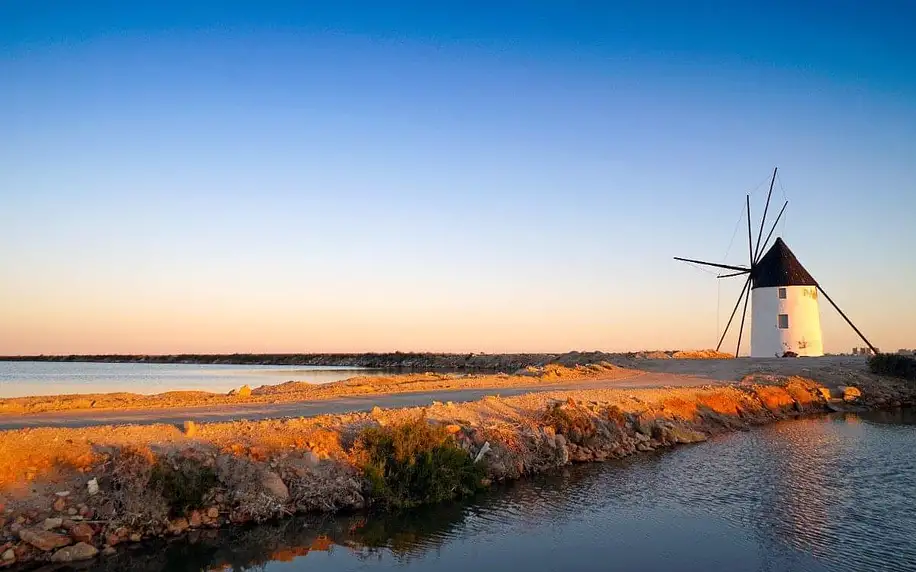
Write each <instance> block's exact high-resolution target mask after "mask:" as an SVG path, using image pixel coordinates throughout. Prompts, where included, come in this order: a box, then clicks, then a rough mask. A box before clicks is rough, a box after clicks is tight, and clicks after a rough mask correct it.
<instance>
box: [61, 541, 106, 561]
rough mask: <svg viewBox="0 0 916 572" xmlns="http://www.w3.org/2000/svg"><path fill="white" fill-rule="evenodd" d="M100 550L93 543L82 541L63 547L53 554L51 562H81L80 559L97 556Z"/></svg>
mask: <svg viewBox="0 0 916 572" xmlns="http://www.w3.org/2000/svg"><path fill="white" fill-rule="evenodd" d="M98 553H99V550H98V549H97V548H96V547H95V546H92V545H91V544H86V543H85V542H80V543H78V544H74V545H73V546H67V547H65V548H61V549H60V550H58V551H57V552H55V553H54V554H52V555H51V562H79V561H80V560H89V559H91V558H95V555H96V554H98Z"/></svg>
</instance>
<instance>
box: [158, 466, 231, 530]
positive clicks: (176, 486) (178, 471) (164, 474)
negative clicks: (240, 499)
mask: <svg viewBox="0 0 916 572" xmlns="http://www.w3.org/2000/svg"><path fill="white" fill-rule="evenodd" d="M217 484H218V482H217V480H216V472H215V471H214V470H213V467H212V466H210V465H209V463H207V462H205V461H202V460H201V459H198V458H195V457H189V456H184V455H176V456H173V457H171V458H162V459H159V460H158V462H156V464H155V465H153V467H152V470H151V471H150V477H149V487H150V489H151V490H157V491H160V492H161V494H162V496H163V497H164V498H165V501H166V503H168V506H169V512H170V514H171V515H172V516H175V515H181V514H184V513H185V512H186V511H188V510H189V509H192V508H200V507H202V506H204V503H205V501H206V500H207V498H208V495H209V494H210V493H211V492H212V490H213V488H214V487H216V486H217Z"/></svg>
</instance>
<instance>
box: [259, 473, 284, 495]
mask: <svg viewBox="0 0 916 572" xmlns="http://www.w3.org/2000/svg"><path fill="white" fill-rule="evenodd" d="M261 486H262V487H264V488H265V489H267V491H268V492H269V493H270V494H271V495H273V496H274V497H276V498H277V499H278V500H283V501H285V500H286V499H288V498H289V489H288V488H286V484H284V482H283V479H281V478H280V476H279V475H278V474H277V473H272V472H270V471H265V472H264V474H263V476H261Z"/></svg>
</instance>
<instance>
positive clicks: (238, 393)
mask: <svg viewBox="0 0 916 572" xmlns="http://www.w3.org/2000/svg"><path fill="white" fill-rule="evenodd" d="M229 395H232V396H234V397H250V396H251V388H250V387H248V386H247V385H243V386H242V387H240V388H238V389H233V390H232V391H230V392H229Z"/></svg>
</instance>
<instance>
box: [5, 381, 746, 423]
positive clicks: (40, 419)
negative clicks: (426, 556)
mask: <svg viewBox="0 0 916 572" xmlns="http://www.w3.org/2000/svg"><path fill="white" fill-rule="evenodd" d="M727 383H729V382H728V381H725V380H713V379H709V378H705V377H700V376H686V375H676V374H670V373H638V374H635V375H632V376H627V377H624V378H618V379H610V380H602V379H585V380H579V381H572V382H568V383H559V384H558V383H553V384H550V385H549V386H545V385H544V384H540V385H535V384H532V385H529V386H517V387H488V388H475V389H447V390H438V391H418V392H407V393H395V394H390V395H354V396H346V397H336V398H332V399H322V400H317V401H297V402H288V403H253V404H244V405H218V406H203V407H178V408H169V409H126V410H109V411H104V410H102V411H100V410H95V409H81V410H73V411H52V412H47V413H34V414H26V415H0V430H9V429H23V428H26V427H91V426H95V425H119V424H128V423H129V424H138V425H151V424H155V423H169V424H178V425H180V424H182V423H184V422H185V421H196V422H214V421H233V420H239V419H247V420H252V421H253V420H259V419H274V418H282V417H312V416H315V415H322V414H327V413H331V414H339V413H347V412H352V411H369V410H371V409H372V408H373V407H376V406H377V407H381V408H383V409H389V408H396V407H416V406H421V405H429V404H431V403H433V402H434V401H453V402H464V401H475V400H478V399H481V398H483V397H485V396H487V395H494V394H496V395H500V396H503V397H510V396H515V395H522V394H525V393H531V392H543V391H569V390H587V389H612V388H616V389H637V388H652V387H669V386H670V387H691V386H699V385H724V384H727Z"/></svg>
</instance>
